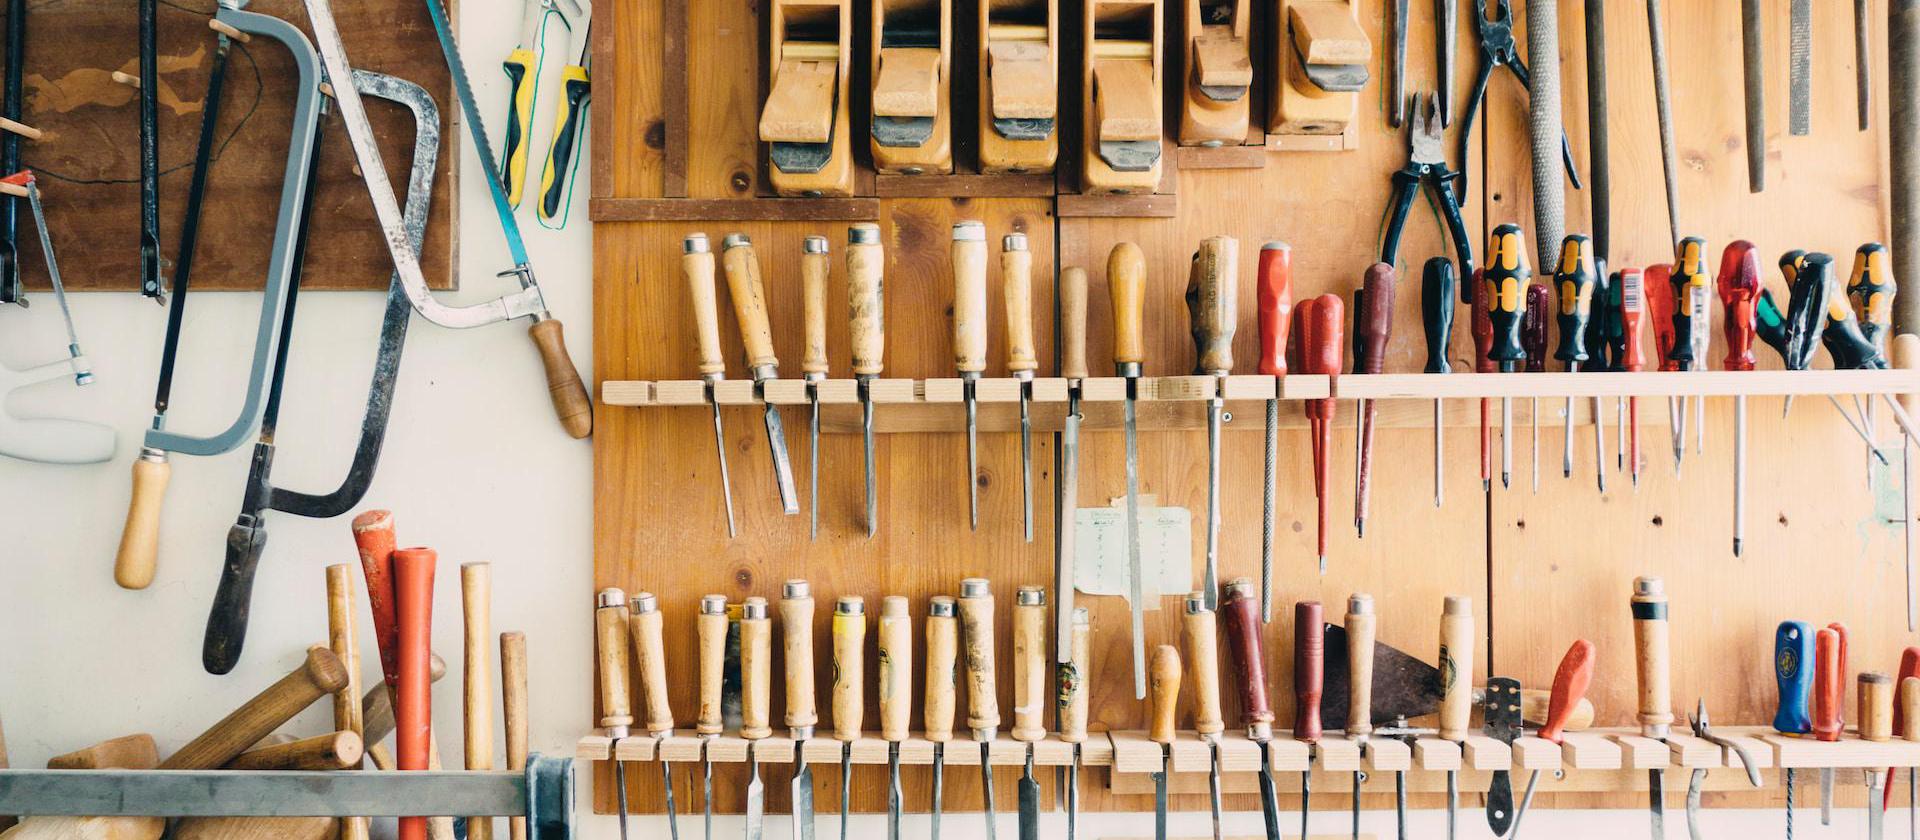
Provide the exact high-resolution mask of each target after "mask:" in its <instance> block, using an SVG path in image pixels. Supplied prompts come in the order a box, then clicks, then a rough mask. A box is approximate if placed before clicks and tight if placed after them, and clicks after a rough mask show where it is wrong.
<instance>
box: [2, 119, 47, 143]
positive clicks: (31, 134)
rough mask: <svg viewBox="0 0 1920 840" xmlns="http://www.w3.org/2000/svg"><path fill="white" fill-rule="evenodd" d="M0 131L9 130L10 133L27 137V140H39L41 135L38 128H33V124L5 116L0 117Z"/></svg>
mask: <svg viewBox="0 0 1920 840" xmlns="http://www.w3.org/2000/svg"><path fill="white" fill-rule="evenodd" d="M0 131H5V132H9V133H12V134H18V135H20V136H21V137H25V138H27V139H28V140H39V139H40V137H41V131H40V129H37V128H34V127H33V126H30V125H27V124H26V123H23V122H16V121H14V120H10V119H7V118H6V117H0Z"/></svg>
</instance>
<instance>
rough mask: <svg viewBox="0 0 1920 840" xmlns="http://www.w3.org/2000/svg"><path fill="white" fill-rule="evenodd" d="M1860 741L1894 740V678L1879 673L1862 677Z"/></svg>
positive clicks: (1870, 673) (1873, 672)
mask: <svg viewBox="0 0 1920 840" xmlns="http://www.w3.org/2000/svg"><path fill="white" fill-rule="evenodd" d="M1859 694H1860V713H1859V714H1860V739H1861V740H1863V741H1886V740H1890V739H1892V738H1893V677H1890V676H1888V675H1886V674H1884V673H1881V672H1879V671H1868V672H1866V673H1863V674H1861V675H1860V692H1859Z"/></svg>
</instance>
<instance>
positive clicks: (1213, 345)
mask: <svg viewBox="0 0 1920 840" xmlns="http://www.w3.org/2000/svg"><path fill="white" fill-rule="evenodd" d="M1239 275H1240V243H1239V242H1238V241H1236V240H1235V239H1233V238H1232V237H1229V236H1209V237H1207V238H1206V239H1203V240H1201V242H1200V250H1199V251H1196V252H1195V253H1194V255H1193V269H1192V271H1191V272H1190V273H1189V275H1188V281H1187V295H1186V297H1187V317H1188V322H1189V326H1190V327H1191V329H1192V332H1193V354H1194V365H1193V372H1194V374H1195V375H1198V376H1211V377H1213V379H1214V382H1213V398H1212V399H1210V400H1208V401H1207V565H1206V571H1205V572H1204V573H1202V575H1201V584H1200V591H1201V593H1202V595H1203V597H1204V598H1205V599H1206V602H1207V607H1208V609H1212V608H1213V606H1214V605H1215V603H1216V602H1217V599H1218V597H1219V596H1218V594H1217V593H1218V589H1219V582H1218V579H1217V577H1216V575H1217V574H1218V570H1219V559H1220V423H1221V418H1222V415H1224V414H1226V411H1227V400H1226V387H1227V374H1229V373H1232V372H1233V333H1234V322H1235V321H1237V320H1238V318H1239V315H1238V313H1239V307H1238V304H1237V300H1238V299H1239V292H1238V291H1237V289H1238V287H1239Z"/></svg>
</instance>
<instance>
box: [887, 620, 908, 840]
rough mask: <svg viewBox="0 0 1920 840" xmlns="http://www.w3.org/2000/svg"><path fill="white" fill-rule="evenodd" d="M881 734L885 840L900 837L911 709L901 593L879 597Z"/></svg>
mask: <svg viewBox="0 0 1920 840" xmlns="http://www.w3.org/2000/svg"><path fill="white" fill-rule="evenodd" d="M879 635H880V648H879V650H880V737H881V739H882V740H885V741H886V742H887V840H900V812H901V811H902V810H903V809H904V808H905V801H904V800H905V798H906V797H905V794H904V793H903V792H902V791H901V788H900V742H901V741H905V740H906V739H907V726H908V718H909V716H910V715H911V714H912V712H913V616H912V615H911V614H910V613H909V612H908V608H907V599H906V596H903V595H888V596H887V597H885V598H882V599H880V622H879Z"/></svg>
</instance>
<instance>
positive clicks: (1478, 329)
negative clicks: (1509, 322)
mask: <svg viewBox="0 0 1920 840" xmlns="http://www.w3.org/2000/svg"><path fill="white" fill-rule="evenodd" d="M1467 287H1468V288H1470V289H1472V290H1473V301H1472V304H1471V306H1470V307H1469V308H1471V309H1472V310H1473V325H1472V332H1473V369H1474V371H1475V372H1476V373H1494V372H1496V371H1498V370H1500V363H1499V362H1496V361H1494V360H1493V359H1491V358H1488V355H1487V354H1489V353H1492V352H1493V317H1492V316H1491V315H1489V314H1488V312H1487V283H1486V272H1484V271H1483V270H1480V269H1475V270H1474V272H1473V282H1471V283H1468V284H1467Z"/></svg>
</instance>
